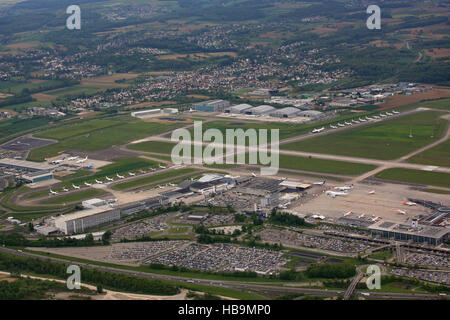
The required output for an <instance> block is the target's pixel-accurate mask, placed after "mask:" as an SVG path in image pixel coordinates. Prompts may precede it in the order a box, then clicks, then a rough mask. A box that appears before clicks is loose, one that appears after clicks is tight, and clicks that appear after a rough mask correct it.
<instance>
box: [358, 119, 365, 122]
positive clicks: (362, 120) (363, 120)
mask: <svg viewBox="0 0 450 320" xmlns="http://www.w3.org/2000/svg"><path fill="white" fill-rule="evenodd" d="M358 120H359V121H361V122H366V121H367V120H365V119H361V118H359V119H358Z"/></svg>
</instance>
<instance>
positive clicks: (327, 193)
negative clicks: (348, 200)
mask: <svg viewBox="0 0 450 320" xmlns="http://www.w3.org/2000/svg"><path fill="white" fill-rule="evenodd" d="M325 194H326V195H327V196H331V197H333V198H336V197H337V196H343V197H345V196H347V195H348V193H347V192H334V191H327V192H325Z"/></svg>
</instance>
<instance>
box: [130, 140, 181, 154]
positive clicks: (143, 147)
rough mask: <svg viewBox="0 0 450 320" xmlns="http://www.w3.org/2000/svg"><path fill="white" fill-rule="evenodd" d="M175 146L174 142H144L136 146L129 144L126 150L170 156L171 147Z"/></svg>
mask: <svg viewBox="0 0 450 320" xmlns="http://www.w3.org/2000/svg"><path fill="white" fill-rule="evenodd" d="M175 145H176V143H174V142H161V141H146V142H141V143H136V144H130V145H128V146H127V148H128V149H130V150H136V151H144V152H155V153H163V154H171V153H172V149H173V147H175Z"/></svg>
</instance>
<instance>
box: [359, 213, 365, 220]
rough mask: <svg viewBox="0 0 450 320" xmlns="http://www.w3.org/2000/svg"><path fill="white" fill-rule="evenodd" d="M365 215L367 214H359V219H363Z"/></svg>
mask: <svg viewBox="0 0 450 320" xmlns="http://www.w3.org/2000/svg"><path fill="white" fill-rule="evenodd" d="M365 216H366V214H365V213H363V214H361V215H359V216H358V219H362V218H364V217H365Z"/></svg>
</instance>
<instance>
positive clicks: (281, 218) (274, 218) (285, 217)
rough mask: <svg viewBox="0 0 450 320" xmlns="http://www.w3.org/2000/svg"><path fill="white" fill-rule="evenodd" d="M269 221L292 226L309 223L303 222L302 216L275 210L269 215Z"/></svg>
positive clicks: (304, 225)
mask: <svg viewBox="0 0 450 320" xmlns="http://www.w3.org/2000/svg"><path fill="white" fill-rule="evenodd" d="M269 222H270V223H273V224H278V225H282V226H292V227H306V226H309V225H310V224H309V223H307V222H305V219H303V218H300V217H297V216H294V215H292V214H289V213H284V212H280V213H278V212H276V211H275V210H274V211H273V212H272V214H271V215H270V218H269Z"/></svg>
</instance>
